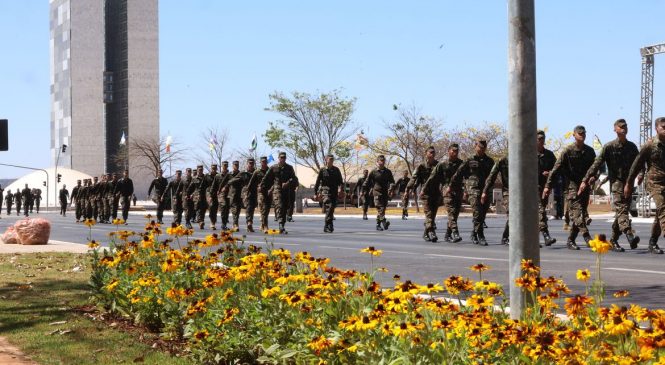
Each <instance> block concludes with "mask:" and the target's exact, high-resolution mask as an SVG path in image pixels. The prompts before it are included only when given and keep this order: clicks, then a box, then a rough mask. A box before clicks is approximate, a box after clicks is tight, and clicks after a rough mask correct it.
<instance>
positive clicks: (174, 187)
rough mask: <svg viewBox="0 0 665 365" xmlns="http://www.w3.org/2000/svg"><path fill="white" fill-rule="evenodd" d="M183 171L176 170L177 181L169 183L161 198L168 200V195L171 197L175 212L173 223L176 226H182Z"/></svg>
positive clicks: (172, 207) (172, 208)
mask: <svg viewBox="0 0 665 365" xmlns="http://www.w3.org/2000/svg"><path fill="white" fill-rule="evenodd" d="M182 191H183V181H182V170H175V179H173V180H171V181H169V183H168V184H167V185H166V189H165V190H164V193H163V194H162V196H161V199H162V200H163V199H166V194H167V193H168V194H170V195H171V210H172V211H173V223H174V224H176V225H180V224H182V209H183V208H182V207H183V205H182Z"/></svg>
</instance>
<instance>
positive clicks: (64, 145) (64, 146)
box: [62, 144, 67, 153]
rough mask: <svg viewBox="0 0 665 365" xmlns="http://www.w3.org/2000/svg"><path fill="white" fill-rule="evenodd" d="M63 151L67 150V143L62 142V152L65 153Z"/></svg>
mask: <svg viewBox="0 0 665 365" xmlns="http://www.w3.org/2000/svg"><path fill="white" fill-rule="evenodd" d="M65 151H67V145H66V144H63V145H62V153H65Z"/></svg>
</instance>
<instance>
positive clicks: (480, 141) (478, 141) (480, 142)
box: [476, 138, 487, 147]
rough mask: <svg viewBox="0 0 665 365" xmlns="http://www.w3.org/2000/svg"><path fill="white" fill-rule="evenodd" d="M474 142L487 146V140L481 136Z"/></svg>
mask: <svg viewBox="0 0 665 365" xmlns="http://www.w3.org/2000/svg"><path fill="white" fill-rule="evenodd" d="M476 143H477V144H479V145H481V146H483V147H487V141H486V140H484V139H482V138H477V139H476Z"/></svg>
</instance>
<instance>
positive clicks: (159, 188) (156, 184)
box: [148, 169, 169, 224]
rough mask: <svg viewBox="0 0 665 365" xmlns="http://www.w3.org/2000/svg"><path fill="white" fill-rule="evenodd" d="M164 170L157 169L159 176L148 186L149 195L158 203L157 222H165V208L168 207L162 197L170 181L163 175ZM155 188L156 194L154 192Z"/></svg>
mask: <svg viewBox="0 0 665 365" xmlns="http://www.w3.org/2000/svg"><path fill="white" fill-rule="evenodd" d="M163 174H164V172H163V171H162V169H159V170H157V176H155V178H154V179H153V180H152V182H151V183H150V187H148V196H152V199H153V201H154V202H155V203H156V204H157V223H159V224H163V223H164V222H163V219H164V209H165V208H166V202H165V201H164V199H162V197H163V196H164V192H166V186H167V185H168V184H169V182H168V181H167V180H166V178H164V176H163ZM153 190H154V195H153V194H152V192H153Z"/></svg>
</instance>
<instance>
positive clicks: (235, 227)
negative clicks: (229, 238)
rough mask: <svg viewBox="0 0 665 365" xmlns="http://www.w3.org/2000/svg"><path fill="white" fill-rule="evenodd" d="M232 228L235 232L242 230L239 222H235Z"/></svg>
mask: <svg viewBox="0 0 665 365" xmlns="http://www.w3.org/2000/svg"><path fill="white" fill-rule="evenodd" d="M231 230H232V231H233V232H238V231H240V227H239V226H238V225H237V224H235V223H233V228H231Z"/></svg>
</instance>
